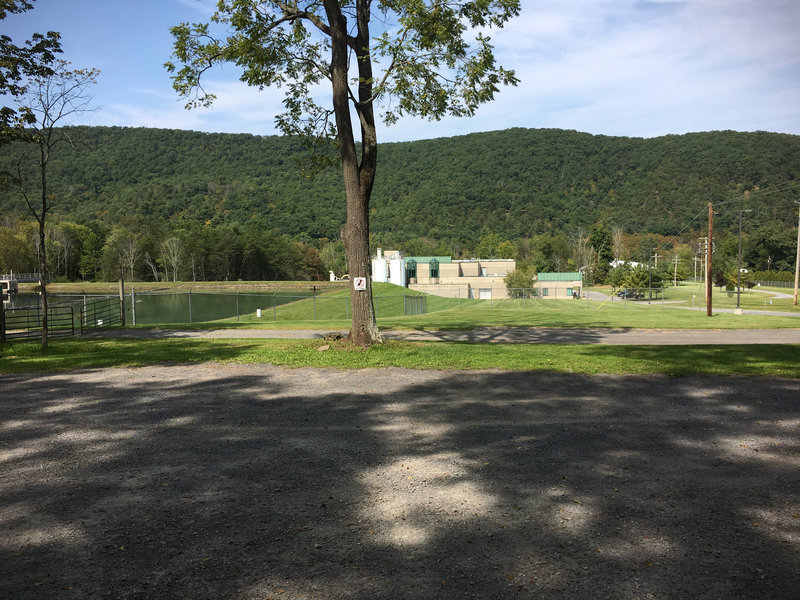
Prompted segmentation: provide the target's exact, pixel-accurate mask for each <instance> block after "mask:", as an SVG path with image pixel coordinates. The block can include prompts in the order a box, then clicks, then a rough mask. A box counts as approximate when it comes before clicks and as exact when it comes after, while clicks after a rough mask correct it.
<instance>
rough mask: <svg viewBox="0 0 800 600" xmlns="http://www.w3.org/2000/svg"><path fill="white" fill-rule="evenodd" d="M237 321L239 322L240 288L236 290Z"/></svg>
mask: <svg viewBox="0 0 800 600" xmlns="http://www.w3.org/2000/svg"><path fill="white" fill-rule="evenodd" d="M236 322H237V323H238V322H239V290H236Z"/></svg>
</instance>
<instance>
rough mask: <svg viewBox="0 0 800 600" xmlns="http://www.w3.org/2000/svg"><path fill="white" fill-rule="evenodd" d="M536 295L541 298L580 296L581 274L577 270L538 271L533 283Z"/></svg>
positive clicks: (559, 298) (557, 298)
mask: <svg viewBox="0 0 800 600" xmlns="http://www.w3.org/2000/svg"><path fill="white" fill-rule="evenodd" d="M533 287H534V289H535V290H536V295H537V296H538V297H539V298H541V299H542V300H563V299H565V298H580V297H581V290H582V288H583V275H582V274H581V273H580V272H578V271H573V272H566V273H539V276H538V277H537V279H536V283H535V284H534V286H533Z"/></svg>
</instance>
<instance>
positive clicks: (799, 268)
mask: <svg viewBox="0 0 800 600" xmlns="http://www.w3.org/2000/svg"><path fill="white" fill-rule="evenodd" d="M794 203H795V204H798V205H800V202H798V201H797V200H795V201H794ZM799 283H800V210H798V217H797V258H796V259H795V261H794V305H795V306H797V287H798V284H799Z"/></svg>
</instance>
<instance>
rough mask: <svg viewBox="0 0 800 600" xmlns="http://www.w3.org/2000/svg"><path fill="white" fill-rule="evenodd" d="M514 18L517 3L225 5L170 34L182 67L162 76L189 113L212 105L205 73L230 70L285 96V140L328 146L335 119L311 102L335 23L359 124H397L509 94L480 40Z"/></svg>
mask: <svg viewBox="0 0 800 600" xmlns="http://www.w3.org/2000/svg"><path fill="white" fill-rule="evenodd" d="M330 4H333V5H334V6H333V7H332V6H330ZM336 7H338V8H339V10H335V8H336ZM373 10H374V11H375V12H376V15H375V16H374V17H373V15H372V11H373ZM518 13H519V2H518V1H517V0H494V1H493V0H473V1H466V2H464V1H461V2H459V1H452V0H445V1H441V0H433V1H425V0H384V1H380V2H375V3H372V2H369V1H353V0H346V1H344V2H339V3H326V2H319V1H309V2H304V3H301V2H281V1H272V2H254V1H252V0H233V1H225V0H223V1H221V2H219V4H218V7H217V11H216V13H215V14H214V16H213V17H212V19H211V22H210V23H191V24H190V23H182V24H181V25H178V26H176V27H173V28H172V34H173V36H174V38H175V51H174V58H175V59H176V61H177V62H178V63H180V64H181V65H182V66H181V67H180V68H178V67H177V66H176V64H175V63H172V62H168V63H167V64H166V67H167V68H168V70H169V71H170V72H172V73H174V76H173V80H174V86H175V88H176V90H178V91H179V92H180V93H181V94H182V95H183V96H184V97H185V98H186V99H187V107H189V108H193V107H198V106H209V105H210V104H211V103H213V101H214V99H215V96H214V94H213V93H210V92H209V91H207V90H206V89H204V87H203V81H202V80H203V76H204V75H205V73H206V72H207V71H208V70H209V69H211V68H213V67H214V66H216V65H218V64H220V63H226V62H228V63H234V64H236V65H238V66H239V67H240V68H241V69H242V75H241V80H242V81H244V82H245V83H247V84H248V85H251V86H254V87H258V88H259V89H263V88H265V87H270V86H276V87H283V88H284V89H285V90H286V92H285V97H284V107H285V112H284V113H283V114H281V115H279V116H278V117H277V123H278V126H279V127H280V128H281V130H282V131H283V132H284V133H287V134H304V135H306V136H328V137H332V136H333V135H335V133H336V129H335V126H334V123H333V122H332V119H331V117H332V115H333V111H332V110H331V108H329V107H328V106H321V105H320V103H319V102H318V101H317V98H318V97H319V96H320V95H321V90H320V88H319V87H318V84H320V83H322V82H323V81H326V80H327V81H331V80H332V78H333V73H332V64H333V63H332V60H331V50H332V41H331V40H332V36H333V35H334V30H335V28H336V26H337V21H342V23H341V24H342V25H344V26H346V27H347V29H346V32H345V43H346V46H347V50H348V58H347V71H348V80H349V86H348V90H347V97H348V99H349V101H350V103H351V106H352V107H353V108H354V109H355V111H356V114H357V115H358V117H359V119H363V118H365V114H364V113H365V111H367V110H371V106H372V104H373V103H376V104H377V105H378V107H379V109H380V110H381V112H382V118H383V120H384V121H385V122H386V123H394V122H396V121H397V120H398V119H399V118H400V117H402V116H404V115H412V116H420V117H424V118H430V119H440V118H442V117H443V116H445V115H455V116H468V115H472V114H474V112H475V110H476V109H477V108H478V106H479V105H480V104H482V103H484V102H488V101H490V100H492V99H493V97H494V94H495V93H496V92H497V91H498V89H499V86H500V85H515V84H516V83H517V78H516V77H515V75H514V72H513V71H509V70H506V69H504V68H503V67H501V66H499V65H497V64H496V63H495V60H494V56H493V51H492V50H493V49H492V45H491V39H490V37H489V36H488V35H486V30H488V29H489V28H491V27H502V26H503V25H504V24H505V23H506V22H507V21H508V20H509V19H510V18H511V17H513V16H515V15H517V14H518ZM370 20H373V21H374V23H377V24H378V26H379V32H378V34H377V35H376V36H375V37H370V35H369V27H368V24H369V22H370ZM468 38H470V39H468ZM373 69H374V71H375V72H374V73H373Z"/></svg>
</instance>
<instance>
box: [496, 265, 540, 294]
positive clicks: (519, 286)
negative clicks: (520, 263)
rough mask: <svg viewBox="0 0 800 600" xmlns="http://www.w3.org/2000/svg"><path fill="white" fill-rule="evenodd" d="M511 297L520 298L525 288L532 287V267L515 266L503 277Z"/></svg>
mask: <svg viewBox="0 0 800 600" xmlns="http://www.w3.org/2000/svg"><path fill="white" fill-rule="evenodd" d="M503 281H505V283H506V288H507V289H508V295H509V297H511V298H522V296H523V294H524V291H523V290H525V289H526V288H527V289H530V288H532V287H533V269H531V268H530V267H517V268H516V269H514V270H513V271H511V272H510V273H509V274H508V275H506V276H505V277H504V278H503Z"/></svg>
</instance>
